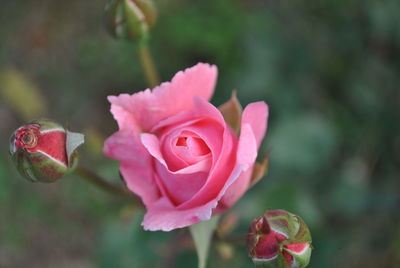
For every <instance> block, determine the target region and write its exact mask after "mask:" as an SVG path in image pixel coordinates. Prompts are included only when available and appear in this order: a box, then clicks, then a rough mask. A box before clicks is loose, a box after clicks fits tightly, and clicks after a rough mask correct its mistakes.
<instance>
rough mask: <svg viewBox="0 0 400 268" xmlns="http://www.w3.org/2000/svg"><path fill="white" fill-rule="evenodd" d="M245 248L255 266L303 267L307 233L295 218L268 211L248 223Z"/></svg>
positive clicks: (308, 253) (306, 260)
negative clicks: (246, 247)
mask: <svg viewBox="0 0 400 268" xmlns="http://www.w3.org/2000/svg"><path fill="white" fill-rule="evenodd" d="M247 246H248V249H249V254H250V257H251V258H252V259H253V262H254V264H255V266H256V267H269V268H304V267H306V266H307V265H308V263H309V261H310V257H311V249H312V247H311V234H310V231H309V230H308V227H307V226H306V224H305V223H304V221H303V220H302V219H301V218H300V217H299V216H296V215H294V214H292V213H289V212H287V211H284V210H270V211H267V212H266V213H265V214H264V215H263V216H261V217H259V218H257V219H255V220H254V221H253V222H252V223H251V225H250V228H249V233H248V235H247Z"/></svg>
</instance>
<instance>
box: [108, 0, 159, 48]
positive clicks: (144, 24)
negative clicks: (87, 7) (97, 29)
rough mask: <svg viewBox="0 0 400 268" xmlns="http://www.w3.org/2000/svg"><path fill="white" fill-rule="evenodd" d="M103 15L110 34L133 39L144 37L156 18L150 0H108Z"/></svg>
mask: <svg viewBox="0 0 400 268" xmlns="http://www.w3.org/2000/svg"><path fill="white" fill-rule="evenodd" d="M105 15H106V26H107V28H108V29H109V31H110V32H111V34H112V35H114V36H115V37H117V38H121V39H127V40H134V41H136V40H143V39H146V38H147V36H148V33H149V29H150V28H151V27H152V26H154V24H155V23H156V19H157V12H156V9H155V6H154V4H153V1H152V0H110V2H109V3H108V5H107V6H106V13H105Z"/></svg>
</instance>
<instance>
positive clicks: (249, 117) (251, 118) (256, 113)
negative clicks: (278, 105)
mask: <svg viewBox="0 0 400 268" xmlns="http://www.w3.org/2000/svg"><path fill="white" fill-rule="evenodd" d="M267 121H268V105H267V104H266V103H265V102H263V101H259V102H253V103H250V104H249V105H247V106H246V108H245V109H244V111H243V114H242V127H243V124H249V125H250V126H251V128H252V129H253V133H254V137H255V138H256V141H257V148H259V147H260V144H261V142H262V140H263V139H264V136H265V132H266V131H267Z"/></svg>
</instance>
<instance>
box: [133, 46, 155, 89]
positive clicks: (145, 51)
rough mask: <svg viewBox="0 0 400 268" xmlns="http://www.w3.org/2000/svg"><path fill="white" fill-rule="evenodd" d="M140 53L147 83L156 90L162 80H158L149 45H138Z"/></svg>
mask: <svg viewBox="0 0 400 268" xmlns="http://www.w3.org/2000/svg"><path fill="white" fill-rule="evenodd" d="M138 52H139V57H140V61H141V63H142V67H143V71H144V74H145V75H146V79H147V83H148V84H149V86H150V87H151V88H154V87H156V86H157V85H159V84H160V80H159V79H158V74H157V71H156V68H155V65H154V61H153V59H152V57H151V54H150V50H149V47H148V45H147V43H145V42H143V43H140V44H139V45H138Z"/></svg>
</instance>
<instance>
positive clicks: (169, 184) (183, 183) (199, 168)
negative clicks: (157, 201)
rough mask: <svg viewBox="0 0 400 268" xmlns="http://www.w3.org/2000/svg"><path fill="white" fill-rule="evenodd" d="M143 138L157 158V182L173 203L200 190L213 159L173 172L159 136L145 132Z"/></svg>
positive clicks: (183, 199) (146, 146)
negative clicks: (164, 155) (205, 170)
mask: <svg viewBox="0 0 400 268" xmlns="http://www.w3.org/2000/svg"><path fill="white" fill-rule="evenodd" d="M141 140H142V143H143V145H144V146H145V148H146V149H147V150H148V152H149V153H150V154H151V155H152V156H153V157H154V158H155V159H156V160H157V162H156V163H155V165H154V166H155V172H156V173H157V177H156V178H157V180H156V182H157V185H158V186H159V187H160V188H161V190H162V192H163V193H164V194H165V196H167V197H168V199H169V201H170V202H171V203H173V204H174V205H179V204H181V203H183V202H185V201H187V200H188V199H190V198H191V197H192V196H193V195H194V194H195V193H196V192H198V191H199V189H200V188H201V187H202V186H203V184H204V183H205V181H206V178H207V172H204V169H205V168H208V167H209V166H210V163H209V162H210V161H211V159H204V160H203V161H200V162H198V163H196V164H194V165H191V166H188V167H186V168H184V169H181V170H178V171H176V172H172V171H170V170H169V169H168V166H167V164H166V162H165V160H164V158H163V155H162V154H161V151H160V143H159V141H158V138H157V137H156V136H155V135H153V134H147V133H143V134H141ZM207 171H208V170H207Z"/></svg>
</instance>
